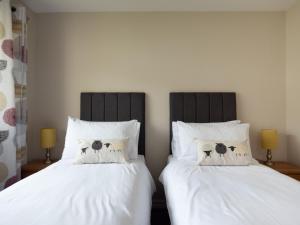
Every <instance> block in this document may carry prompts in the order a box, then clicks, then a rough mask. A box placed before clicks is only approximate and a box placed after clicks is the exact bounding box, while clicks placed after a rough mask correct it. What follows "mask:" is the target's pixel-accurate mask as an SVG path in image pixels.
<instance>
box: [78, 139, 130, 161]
mask: <svg viewBox="0 0 300 225" xmlns="http://www.w3.org/2000/svg"><path fill="white" fill-rule="evenodd" d="M78 142H79V143H78V148H77V155H76V159H75V163H76V164H87V163H126V162H127V161H128V157H127V154H126V152H125V149H126V148H127V145H128V139H101V140H100V139H96V140H95V139H90V140H86V139H81V140H79V141H78Z"/></svg>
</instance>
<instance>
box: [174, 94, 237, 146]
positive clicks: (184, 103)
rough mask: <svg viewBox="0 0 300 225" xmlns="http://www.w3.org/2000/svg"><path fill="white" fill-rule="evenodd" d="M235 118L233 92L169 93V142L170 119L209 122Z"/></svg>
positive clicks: (234, 97) (234, 95) (234, 96)
mask: <svg viewBox="0 0 300 225" xmlns="http://www.w3.org/2000/svg"><path fill="white" fill-rule="evenodd" d="M236 118H237V116H236V94H235V93H233V92H221V93H220V92H173V93H170V142H171V140H172V121H183V122H188V123H209V122H226V121H230V120H236ZM170 146H171V145H170Z"/></svg>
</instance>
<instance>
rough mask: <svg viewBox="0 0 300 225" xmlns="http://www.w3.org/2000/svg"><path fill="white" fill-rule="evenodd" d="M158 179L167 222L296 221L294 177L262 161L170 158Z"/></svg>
mask: <svg viewBox="0 0 300 225" xmlns="http://www.w3.org/2000/svg"><path fill="white" fill-rule="evenodd" d="M159 179H160V181H161V182H162V183H163V185H164V188H165V193H166V198H167V205H168V210H169V214H170V219H171V223H172V225H220V224H222V225H241V224H243V225H295V224H300V213H299V209H300V182H298V181H296V180H294V179H292V178H290V177H287V176H285V175H282V174H280V173H278V172H276V171H275V170H272V169H270V168H268V167H266V166H264V165H260V164H256V165H251V166H198V165H195V164H194V163H191V162H187V161H180V160H175V159H172V158H171V159H170V160H169V163H168V165H167V166H166V168H165V169H164V170H163V172H162V174H161V176H160V178H159Z"/></svg>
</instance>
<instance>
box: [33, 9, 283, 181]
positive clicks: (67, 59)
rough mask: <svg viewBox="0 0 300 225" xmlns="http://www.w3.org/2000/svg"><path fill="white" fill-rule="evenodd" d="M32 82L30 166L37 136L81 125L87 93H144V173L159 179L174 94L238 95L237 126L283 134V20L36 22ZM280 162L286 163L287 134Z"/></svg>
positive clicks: (205, 16) (123, 16)
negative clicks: (71, 120) (71, 121)
mask: <svg viewBox="0 0 300 225" xmlns="http://www.w3.org/2000/svg"><path fill="white" fill-rule="evenodd" d="M36 22H37V30H36V31H37V36H38V39H37V46H36V54H37V55H36V62H35V66H36V70H35V72H36V76H35V78H34V81H33V83H32V88H33V90H32V93H33V94H32V95H31V96H30V98H29V99H30V101H31V102H30V104H31V111H30V117H31V119H30V120H29V122H30V127H31V132H32V133H31V134H30V136H29V149H30V150H29V151H30V152H29V158H30V159H34V158H40V157H44V151H42V150H41V149H40V147H39V129H40V128H42V127H45V126H51V127H55V128H57V129H58V144H57V147H56V148H55V150H54V151H53V152H52V155H53V156H54V157H56V158H59V157H60V156H61V153H62V149H63V143H64V136H65V130H66V122H67V116H68V115H72V116H76V117H79V103H80V102H79V96H80V92H82V91H99V92H102V91H144V92H146V93H147V99H146V107H147V110H146V121H147V124H146V148H147V149H146V151H147V164H148V166H149V168H150V170H151V172H152V174H153V175H154V176H155V177H157V176H158V175H159V174H160V172H161V170H162V168H163V167H164V165H165V162H166V159H167V156H168V153H169V122H168V121H169V102H168V93H169V92H171V91H235V92H237V105H238V117H239V119H241V120H243V121H245V122H249V123H251V125H252V127H251V138H252V148H253V152H254V155H255V156H256V157H258V158H264V157H265V152H263V151H261V149H260V147H259V139H258V137H259V130H260V129H261V128H269V127H270V128H276V129H278V130H279V132H280V133H281V134H283V133H285V123H286V120H285V113H286V110H285V100H286V96H285V91H286V90H285V82H286V81H285V14H284V13H278V12H277V13H274V12H272V13H86V14H85V13H77V14H76V13H74V14H72V13H62V14H38V15H37V18H36ZM274 158H275V159H281V160H286V158H287V155H286V143H285V138H284V135H281V139H280V147H279V148H278V150H277V151H276V152H274Z"/></svg>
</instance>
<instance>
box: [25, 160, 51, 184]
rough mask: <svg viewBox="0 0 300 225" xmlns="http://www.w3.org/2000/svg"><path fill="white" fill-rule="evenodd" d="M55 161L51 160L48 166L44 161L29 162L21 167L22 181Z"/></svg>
mask: <svg viewBox="0 0 300 225" xmlns="http://www.w3.org/2000/svg"><path fill="white" fill-rule="evenodd" d="M56 161H57V160H53V161H52V163H50V164H45V159H39V160H34V161H31V162H29V163H27V164H25V165H23V166H22V169H21V176H22V179H23V178H25V177H28V176H30V175H32V174H34V173H36V172H38V171H40V170H42V169H45V168H46V167H47V166H50V165H51V164H53V163H55V162H56Z"/></svg>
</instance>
